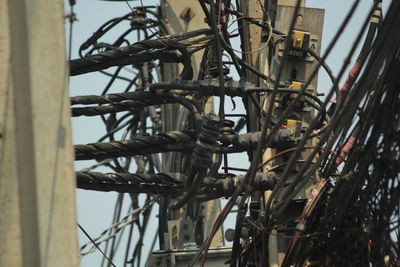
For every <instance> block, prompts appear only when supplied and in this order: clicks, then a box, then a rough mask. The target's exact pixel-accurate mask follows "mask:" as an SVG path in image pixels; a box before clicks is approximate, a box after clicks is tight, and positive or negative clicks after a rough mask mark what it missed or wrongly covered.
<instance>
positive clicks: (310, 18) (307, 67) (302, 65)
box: [241, 0, 324, 267]
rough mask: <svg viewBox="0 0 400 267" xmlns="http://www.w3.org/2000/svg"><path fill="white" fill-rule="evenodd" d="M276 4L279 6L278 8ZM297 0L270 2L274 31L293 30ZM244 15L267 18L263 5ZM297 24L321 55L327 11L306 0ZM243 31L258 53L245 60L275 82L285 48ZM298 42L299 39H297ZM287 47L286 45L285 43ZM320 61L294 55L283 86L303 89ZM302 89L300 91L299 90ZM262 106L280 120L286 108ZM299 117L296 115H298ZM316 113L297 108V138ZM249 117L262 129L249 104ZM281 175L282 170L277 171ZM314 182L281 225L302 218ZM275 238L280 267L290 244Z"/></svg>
mask: <svg viewBox="0 0 400 267" xmlns="http://www.w3.org/2000/svg"><path fill="white" fill-rule="evenodd" d="M274 2H275V3H276V4H277V5H276V6H275V5H274ZM296 3H297V1H296V0H279V1H269V2H268V4H269V6H268V8H269V9H270V10H272V12H271V13H273V15H272V20H273V21H271V23H273V24H274V25H275V26H274V28H275V29H277V30H279V31H281V32H283V33H287V32H288V30H289V27H290V22H291V20H292V16H293V15H294V6H295V5H296ZM241 7H242V12H243V13H244V14H245V15H247V16H249V17H263V16H264V14H263V11H262V7H261V5H260V3H259V1H245V0H243V1H241ZM296 16H297V18H296V23H295V27H294V29H295V30H299V32H300V34H302V33H303V32H306V33H308V34H310V43H309V46H310V48H313V50H315V51H316V52H317V53H318V54H319V52H320V48H321V42H320V40H321V39H322V26H323V16H324V10H320V9H312V8H305V0H304V1H301V2H300V10H299V12H298V14H297V15H296ZM243 31H244V33H245V35H247V36H248V37H249V38H244V40H243V41H244V43H243V45H244V50H245V51H258V52H254V53H248V54H245V59H246V61H247V62H249V63H250V64H251V65H252V66H253V67H255V68H257V69H259V71H260V72H262V73H263V74H265V75H266V76H270V77H271V78H273V79H275V78H276V75H277V71H278V68H279V64H280V63H281V58H282V56H283V50H284V47H283V45H282V46H278V48H277V49H276V50H275V51H272V54H271V51H270V50H269V47H268V46H265V45H264V44H265V43H263V42H265V41H266V40H263V33H262V31H261V29H260V27H258V26H256V25H254V24H250V23H248V22H243ZM295 38H296V37H295ZM272 41H276V39H275V38H272ZM282 44H283V43H282ZM272 56H273V61H274V62H269V58H271V57H272ZM315 64H316V60H315V59H313V58H310V57H309V56H306V57H304V56H299V57H297V56H295V55H290V56H289V58H288V60H287V61H286V62H285V66H284V69H283V75H282V77H281V80H280V81H281V82H284V83H287V84H292V86H291V87H293V86H297V87H299V86H301V83H304V82H305V81H306V80H307V78H308V76H309V75H310V73H311V71H312V70H313V69H314V68H315ZM269 66H275V67H274V68H273V69H272V70H270V69H269ZM246 77H247V79H248V80H249V81H251V82H253V83H254V84H256V85H260V83H261V84H263V85H264V86H266V87H271V84H268V83H267V82H265V81H264V80H261V79H259V78H258V77H257V76H255V75H254V74H252V73H251V72H249V71H248V72H247V73H246ZM317 80H318V76H316V77H315V78H314V79H313V81H312V82H311V85H310V86H309V88H307V91H308V92H310V93H312V94H314V95H316V94H317V92H316V88H317ZM297 89H300V88H297ZM260 100H261V103H263V102H264V103H265V104H264V107H265V110H266V109H268V106H269V105H271V104H273V105H274V108H273V114H274V115H275V116H276V117H279V115H280V114H281V113H282V112H283V110H284V107H282V105H284V103H283V100H282V99H278V101H275V103H271V101H270V99H269V98H268V97H267V98H266V97H263V96H261V97H260ZM295 114H296V115H295ZM313 114H314V110H310V109H309V108H306V107H304V108H297V109H296V111H295V112H294V113H293V115H289V116H288V117H289V118H293V119H292V120H287V121H286V127H288V128H290V129H291V130H292V132H293V134H296V133H297V134H298V135H300V134H301V132H302V130H303V129H304V128H306V127H307V126H308V123H309V122H310V121H311V120H312V119H313ZM248 116H249V118H253V119H252V120H250V129H249V130H251V131H256V130H258V129H259V127H261V125H260V121H259V120H257V119H255V118H259V114H257V111H256V109H255V107H254V106H253V105H252V104H251V103H248ZM312 144H313V140H311V141H309V143H308V145H312ZM277 152H279V151H276V149H266V150H265V152H264V154H263V162H264V161H266V160H268V159H270V158H271V157H273V156H274V155H275V154H276V153H277ZM307 156H308V153H307V152H304V153H302V157H301V159H304V158H306V157H307ZM281 162H282V161H279V159H278V160H274V161H272V162H271V163H270V164H268V165H267V166H265V168H264V171H269V169H270V167H272V166H274V165H277V164H279V163H281ZM276 172H277V173H278V174H279V173H280V171H279V170H277V171H276ZM292 175H294V174H292ZM314 178H315V180H314V181H310V183H309V184H308V185H307V186H306V187H305V188H304V189H303V190H302V191H301V192H300V193H299V194H298V195H297V196H296V197H295V199H294V200H293V204H292V205H291V207H290V212H289V213H287V214H283V215H282V217H281V218H280V221H281V222H283V221H287V220H289V221H292V220H294V218H295V217H296V216H298V215H300V214H301V212H302V207H303V205H304V203H305V201H306V199H307V197H308V196H309V193H310V192H309V190H308V188H311V186H310V185H312V184H314V183H315V182H316V181H317V177H314ZM270 193H271V191H267V192H265V194H264V199H265V200H266V201H267V200H268V198H269V196H270ZM250 205H253V206H254V209H257V207H260V206H262V205H260V195H255V194H253V196H252V201H251V204H250ZM272 232H273V234H271V235H270V238H269V242H268V249H269V265H270V266H274V267H275V266H279V265H280V263H281V262H282V260H283V257H284V252H285V250H286V248H287V240H285V239H284V238H278V235H277V234H278V232H277V231H276V230H272Z"/></svg>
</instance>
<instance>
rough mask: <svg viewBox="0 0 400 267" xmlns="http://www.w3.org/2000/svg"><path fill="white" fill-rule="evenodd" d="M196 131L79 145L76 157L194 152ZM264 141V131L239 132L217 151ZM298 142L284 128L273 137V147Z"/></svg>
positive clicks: (248, 147) (233, 150) (244, 148)
mask: <svg viewBox="0 0 400 267" xmlns="http://www.w3.org/2000/svg"><path fill="white" fill-rule="evenodd" d="M195 136H196V134H195V132H192V131H171V132H168V133H165V134H157V135H154V136H142V137H138V136H137V137H135V138H133V139H130V140H125V141H113V142H108V143H106V142H100V143H91V144H87V145H75V146H74V149H75V159H76V160H89V159H97V160H103V159H106V158H118V157H128V156H135V155H148V154H153V153H163V152H171V151H174V152H191V151H192V149H193V147H194V145H195V140H196V139H195ZM260 140H262V136H261V132H255V133H246V134H239V135H228V136H223V135H220V136H219V137H218V141H220V142H222V143H223V144H224V146H216V150H215V152H216V153H237V152H243V151H247V150H251V149H253V148H254V147H256V146H257V144H258V142H259V141H260ZM294 144H295V140H294V138H293V136H292V134H291V131H290V130H289V129H280V130H279V131H278V132H277V133H276V135H275V136H274V137H273V138H272V142H271V143H270V147H271V148H287V147H291V146H293V145H294Z"/></svg>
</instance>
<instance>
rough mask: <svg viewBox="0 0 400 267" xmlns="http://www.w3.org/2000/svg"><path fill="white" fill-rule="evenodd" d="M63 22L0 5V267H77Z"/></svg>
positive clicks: (59, 8)
mask: <svg viewBox="0 0 400 267" xmlns="http://www.w3.org/2000/svg"><path fill="white" fill-rule="evenodd" d="M63 17H64V9H63V2H62V1H46V0H26V1H23V0H0V210H1V216H0V266H24V267H25V266H79V250H78V241H77V232H76V211H75V210H76V208H75V206H76V204H75V177H74V172H73V159H74V157H73V150H72V141H71V127H70V110H69V103H68V101H69V98H68V89H67V81H68V68H67V63H66V57H65V38H64V19H63Z"/></svg>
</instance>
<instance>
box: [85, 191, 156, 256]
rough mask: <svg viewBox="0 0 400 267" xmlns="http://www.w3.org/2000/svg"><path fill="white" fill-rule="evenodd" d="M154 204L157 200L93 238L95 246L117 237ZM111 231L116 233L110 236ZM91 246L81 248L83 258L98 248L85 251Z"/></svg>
mask: <svg viewBox="0 0 400 267" xmlns="http://www.w3.org/2000/svg"><path fill="white" fill-rule="evenodd" d="M154 202H155V200H154V199H151V200H150V201H148V202H147V203H145V205H144V206H143V207H142V208H138V209H134V210H132V211H131V212H129V213H128V214H127V215H126V216H125V217H123V218H122V220H120V221H119V222H116V223H114V224H112V225H110V226H109V227H108V228H107V229H105V230H104V231H103V232H101V234H100V235H99V236H98V237H96V238H93V241H94V242H95V244H96V245H97V246H99V245H100V244H101V243H104V242H106V241H108V240H109V239H111V238H114V237H115V236H117V235H118V234H119V233H120V231H121V230H122V229H123V228H125V227H126V226H129V225H130V224H132V223H134V222H136V221H137V220H139V216H140V215H141V214H143V213H144V212H145V211H146V210H148V209H150V208H151V206H152V205H153V204H154ZM110 230H114V232H113V233H112V234H111V235H108V233H109V231H110ZM89 245H93V242H88V243H86V244H84V245H82V246H81V248H80V250H81V256H86V255H88V254H90V253H93V252H95V251H96V246H94V245H93V246H92V247H91V248H89V249H88V250H85V249H86V248H87V247H88V246H89Z"/></svg>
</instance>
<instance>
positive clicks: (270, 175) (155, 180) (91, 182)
mask: <svg viewBox="0 0 400 267" xmlns="http://www.w3.org/2000/svg"><path fill="white" fill-rule="evenodd" d="M76 179H77V187H78V188H79V189H85V190H94V191H102V192H108V191H116V192H119V193H138V194H139V193H146V194H153V195H160V196H164V197H172V198H176V197H178V196H181V195H182V194H183V189H184V184H185V183H186V181H187V180H188V178H187V176H186V175H183V174H181V173H157V174H138V173H136V174H133V173H99V172H76ZM204 180H205V183H202V185H198V189H199V190H198V192H197V193H196V192H195V193H194V194H193V195H191V197H192V198H195V199H197V200H199V201H207V200H210V199H216V198H220V197H226V198H228V197H230V196H231V195H232V194H233V193H234V191H235V190H236V188H237V187H238V186H240V185H241V184H242V183H243V180H244V176H243V175H236V176H233V175H228V176H227V175H226V174H220V175H218V176H217V177H216V178H213V177H204ZM277 180H278V176H277V175H276V174H275V173H274V172H260V173H257V175H256V183H255V188H256V190H258V191H266V190H270V189H271V188H272V187H273V186H274V185H275V183H276V182H277Z"/></svg>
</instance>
